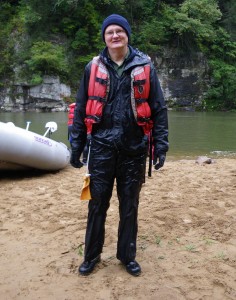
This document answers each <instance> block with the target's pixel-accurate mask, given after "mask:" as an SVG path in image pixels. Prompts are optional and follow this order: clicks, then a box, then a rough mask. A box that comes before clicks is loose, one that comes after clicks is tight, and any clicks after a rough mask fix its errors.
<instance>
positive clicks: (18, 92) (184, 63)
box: [0, 49, 209, 111]
mask: <svg viewBox="0 0 236 300" xmlns="http://www.w3.org/2000/svg"><path fill="white" fill-rule="evenodd" d="M152 60H153V62H154V64H155V66H156V68H157V73H158V76H159V79H160V83H161V87H162V89H163V92H164V97H165V99H166V102H167V106H168V108H175V109H181V110H196V109H199V110H200V109H202V108H204V105H203V100H204V95H205V93H206V91H207V89H208V83H209V76H208V65H207V61H206V59H205V57H204V56H203V54H201V53H195V54H194V55H193V54H192V55H189V56H187V55H186V54H185V55H183V54H182V55H180V54H178V53H177V52H176V50H174V49H165V50H164V51H163V52H162V53H160V54H159V55H157V56H156V57H153V58H152ZM70 96H71V90H70V87H69V86H66V85H65V84H62V83H60V79H59V78H58V77H49V76H45V77H44V82H43V83H42V84H41V85H38V86H30V85H28V84H15V85H13V86H11V87H10V88H9V89H7V90H6V89H5V90H3V91H1V90H0V111H1V110H2V111H29V110H34V111H65V110H67V104H66V103H65V99H66V97H70Z"/></svg>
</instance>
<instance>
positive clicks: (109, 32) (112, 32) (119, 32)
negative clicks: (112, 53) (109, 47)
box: [105, 29, 125, 37]
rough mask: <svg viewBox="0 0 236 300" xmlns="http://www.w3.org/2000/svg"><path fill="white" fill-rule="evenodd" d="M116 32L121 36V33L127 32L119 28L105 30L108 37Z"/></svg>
mask: <svg viewBox="0 0 236 300" xmlns="http://www.w3.org/2000/svg"><path fill="white" fill-rule="evenodd" d="M115 34H116V35H119V36H121V35H124V34H125V31H124V30H122V29H118V30H114V31H106V32H105V35H106V36H108V37H112V36H113V35H115Z"/></svg>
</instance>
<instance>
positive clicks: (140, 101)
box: [135, 98, 147, 104]
mask: <svg viewBox="0 0 236 300" xmlns="http://www.w3.org/2000/svg"><path fill="white" fill-rule="evenodd" d="M135 101H136V103H137V104H141V103H145V102H147V99H146V98H137V99H135Z"/></svg>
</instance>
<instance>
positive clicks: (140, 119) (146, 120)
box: [137, 117, 151, 123]
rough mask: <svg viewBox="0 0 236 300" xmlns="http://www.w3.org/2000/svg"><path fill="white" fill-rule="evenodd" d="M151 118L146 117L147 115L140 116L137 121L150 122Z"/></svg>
mask: <svg viewBox="0 0 236 300" xmlns="http://www.w3.org/2000/svg"><path fill="white" fill-rule="evenodd" d="M150 120H151V118H145V117H138V118H137V121H138V122H147V123H148V122H149V121H150Z"/></svg>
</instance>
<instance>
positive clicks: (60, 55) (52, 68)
mask: <svg viewBox="0 0 236 300" xmlns="http://www.w3.org/2000/svg"><path fill="white" fill-rule="evenodd" d="M26 63H27V65H28V67H29V70H30V71H31V73H33V74H38V75H41V76H42V75H44V74H47V75H59V76H61V77H62V78H63V77H64V78H65V77H67V75H68V73H69V66H68V62H67V60H66V56H65V52H64V49H63V48H62V47H61V46H59V45H54V44H52V43H51V42H45V41H41V42H36V43H34V44H33V46H32V47H31V49H30V59H28V60H26Z"/></svg>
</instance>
